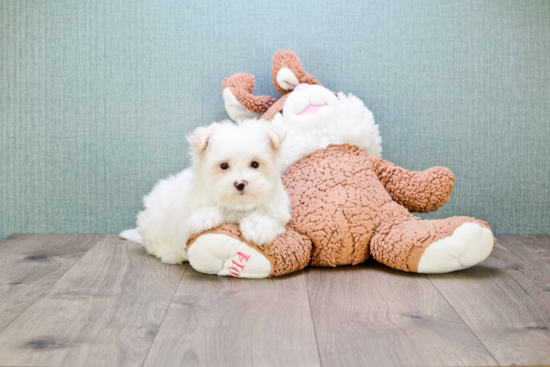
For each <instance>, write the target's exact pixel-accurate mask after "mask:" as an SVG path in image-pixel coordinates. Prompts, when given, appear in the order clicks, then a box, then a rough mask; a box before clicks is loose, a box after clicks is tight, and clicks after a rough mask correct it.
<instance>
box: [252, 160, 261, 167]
mask: <svg viewBox="0 0 550 367" xmlns="http://www.w3.org/2000/svg"><path fill="white" fill-rule="evenodd" d="M250 167H252V168H258V167H260V164H259V163H258V162H256V161H254V162H252V163H250Z"/></svg>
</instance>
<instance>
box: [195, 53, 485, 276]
mask: <svg viewBox="0 0 550 367" xmlns="http://www.w3.org/2000/svg"><path fill="white" fill-rule="evenodd" d="M272 77H273V83H274V85H275V88H276V89H277V91H279V92H280V93H282V94H283V96H282V97H281V98H280V99H279V100H277V101H275V100H274V99H273V98H271V97H266V96H254V95H253V94H252V93H253V89H254V77H253V76H251V75H248V74H237V75H234V76H232V77H230V78H227V79H226V80H224V82H223V89H222V94H223V98H224V103H225V107H226V110H227V112H228V114H229V116H230V117H231V118H232V119H233V120H234V121H239V120H242V119H248V118H255V117H261V118H262V119H265V120H268V121H272V123H273V124H279V125H281V126H284V127H285V128H286V129H287V138H286V140H285V142H284V143H283V146H282V148H281V156H282V158H281V165H282V166H283V168H282V170H283V174H284V176H283V183H284V185H285V188H286V190H287V192H288V194H289V196H290V199H291V202H292V219H291V221H290V223H289V224H288V226H287V229H286V232H285V233H284V234H282V235H281V236H279V237H277V238H276V239H275V240H274V241H273V242H272V243H270V244H253V243H249V242H247V241H246V240H245V239H244V238H243V237H242V236H241V234H240V232H239V227H238V226H237V225H223V226H220V227H218V228H215V229H212V230H210V231H207V232H204V233H201V234H199V235H195V236H192V237H191V238H190V239H189V241H188V243H187V248H186V249H187V252H188V256H189V261H190V263H191V265H192V266H193V267H194V268H195V269H196V270H198V271H200V272H204V273H209V274H218V275H232V276H239V277H247V278H262V277H267V276H277V275H283V274H288V273H290V272H293V271H296V270H299V269H302V268H304V267H305V266H307V265H308V264H310V265H315V266H339V265H349V264H352V265H356V264H360V263H362V262H364V261H365V260H367V259H368V258H369V257H370V256H373V257H374V258H375V259H376V260H377V261H379V262H381V263H383V264H386V265H388V266H390V267H392V268H395V269H400V270H403V271H409V272H418V273H445V272H451V271H456V270H460V269H465V268H467V267H470V266H473V265H475V264H477V263H479V262H481V261H483V260H484V259H485V258H486V257H487V256H489V254H490V252H491V251H492V249H493V247H494V237H493V234H492V232H491V230H490V228H489V226H488V225H487V223H485V222H482V221H479V220H476V219H473V218H468V217H452V218H447V219H440V220H420V218H418V217H415V216H413V215H412V214H411V213H410V212H421V213H427V212H431V211H435V210H437V209H438V208H439V207H440V206H441V205H443V204H445V203H446V202H447V200H448V199H449V197H450V195H451V191H452V189H453V185H454V176H453V174H452V173H451V171H449V170H448V169H447V168H444V167H434V168H430V169H428V170H425V171H423V172H410V171H407V170H406V169H403V168H400V167H397V166H395V165H393V164H392V163H390V162H387V161H384V160H383V159H381V158H380V153H381V146H380V144H381V138H380V136H379V133H378V126H377V125H375V124H374V118H373V116H372V113H371V112H370V111H369V110H368V109H367V108H366V107H365V106H364V104H363V103H362V102H361V101H360V100H359V99H358V98H356V97H355V96H353V95H347V96H346V95H344V94H343V93H338V94H337V95H335V94H334V93H333V92H331V91H329V90H327V89H326V88H324V87H323V86H322V85H321V83H319V82H318V81H317V80H316V79H315V78H314V77H313V76H311V75H309V74H308V73H307V72H305V70H304V69H303V68H302V64H301V62H300V60H299V59H298V57H297V56H296V55H295V54H294V53H292V52H291V51H280V52H277V53H276V54H275V57H274V58H273V68H272Z"/></svg>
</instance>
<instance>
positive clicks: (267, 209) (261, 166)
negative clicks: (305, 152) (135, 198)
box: [120, 120, 290, 264]
mask: <svg viewBox="0 0 550 367" xmlns="http://www.w3.org/2000/svg"><path fill="white" fill-rule="evenodd" d="M284 138H285V130H284V128H281V127H277V126H274V125H272V124H270V123H268V122H265V121H263V120H248V121H244V122H241V123H238V124H234V123H233V122H231V121H229V120H226V121H223V122H220V123H213V124H211V125H209V126H207V127H199V128H197V129H196V130H195V131H194V132H193V133H192V134H191V135H190V136H188V137H187V139H188V140H189V142H190V143H191V146H192V151H191V155H192V157H193V164H192V166H191V167H190V168H188V169H186V170H185V171H183V172H181V173H179V174H178V175H176V176H171V177H169V178H168V179H166V180H161V181H160V182H159V183H157V184H156V186H155V187H154V188H153V191H152V192H151V193H150V194H149V195H147V196H146V197H145V198H144V199H143V203H144V206H145V210H143V211H142V212H140V213H139V214H138V217H137V228H136V229H133V230H128V231H124V232H122V233H121V234H120V236H121V237H123V238H126V239H128V240H132V241H135V242H138V243H142V244H143V245H144V246H145V248H146V249H147V252H149V253H150V254H152V255H155V256H157V257H159V258H160V259H161V260H162V261H163V262H165V263H168V264H176V263H180V262H182V261H188V256H187V253H186V251H185V246H186V243H187V239H188V238H189V236H191V235H192V234H196V233H201V232H204V231H206V230H208V229H211V228H214V227H217V226H219V225H221V224H224V223H238V224H239V227H240V229H241V232H242V234H243V236H244V238H246V239H247V240H248V241H250V242H253V243H255V244H257V245H262V244H264V243H270V242H271V241H272V240H273V239H274V238H275V237H277V236H278V235H280V234H282V233H284V231H285V225H286V224H287V223H288V222H289V221H290V200H289V198H288V195H287V193H286V191H285V189H284V187H283V184H282V182H281V178H280V175H279V170H280V168H279V166H278V163H277V160H278V155H279V150H280V147H281V145H282V143H283V141H284Z"/></svg>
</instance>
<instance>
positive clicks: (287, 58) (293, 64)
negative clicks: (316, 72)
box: [271, 51, 322, 94]
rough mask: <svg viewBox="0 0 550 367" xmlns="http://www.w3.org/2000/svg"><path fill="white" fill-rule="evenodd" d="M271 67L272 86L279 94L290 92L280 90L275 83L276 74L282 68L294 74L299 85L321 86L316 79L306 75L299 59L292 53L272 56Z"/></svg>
mask: <svg viewBox="0 0 550 367" xmlns="http://www.w3.org/2000/svg"><path fill="white" fill-rule="evenodd" d="M271 65H272V66H271V77H272V78H273V85H274V86H275V89H276V90H277V92H279V93H281V94H287V93H290V92H292V90H291V89H283V88H281V86H280V85H279V83H277V74H278V73H279V70H281V69H282V68H288V69H290V70H291V71H292V72H293V73H294V75H295V76H296V78H298V81H299V82H300V83H307V84H318V85H322V84H321V83H320V82H319V81H318V80H317V79H315V77H314V76H313V75H310V74H308V73H307V72H306V71H305V70H304V67H303V66H302V62H301V61H300V58H299V57H298V56H296V54H295V53H294V52H292V51H278V52H277V53H276V54H275V56H273V62H272V64H271Z"/></svg>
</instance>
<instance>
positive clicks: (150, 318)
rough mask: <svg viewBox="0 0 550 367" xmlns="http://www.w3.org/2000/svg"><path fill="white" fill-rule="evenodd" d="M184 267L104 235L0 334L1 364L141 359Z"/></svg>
mask: <svg viewBox="0 0 550 367" xmlns="http://www.w3.org/2000/svg"><path fill="white" fill-rule="evenodd" d="M184 270H185V268H184V267H183V266H168V265H165V264H162V263H161V262H160V261H158V260H157V259H155V258H153V257H151V256H148V255H146V254H145V252H144V250H143V249H142V248H140V247H139V246H138V245H136V244H132V243H129V242H128V241H124V240H120V239H119V238H118V236H116V235H112V236H106V237H104V238H103V239H102V240H101V241H100V242H98V243H97V244H96V245H95V246H94V247H93V248H92V249H91V250H90V251H89V252H88V253H87V254H86V255H84V256H83V257H82V258H81V259H80V261H79V262H78V263H76V264H75V265H74V266H73V267H72V268H71V269H70V270H69V271H68V272H67V273H65V275H63V276H62V277H61V278H60V279H59V280H58V281H57V282H56V283H55V284H54V285H53V286H52V287H51V288H49V289H48V290H47V291H46V292H44V294H43V295H42V297H41V298H40V299H38V300H37V301H36V302H35V303H34V304H33V305H31V306H30V307H29V308H27V310H26V311H25V312H23V313H22V314H21V315H20V316H19V317H18V318H17V319H16V320H15V321H13V322H12V323H11V324H10V325H9V326H8V327H7V328H6V329H4V331H3V332H2V333H0V365H15V366H84V365H85V366H115V365H116V366H135V365H141V364H142V363H143V360H144V359H145V356H146V354H147V351H148V350H149V348H150V346H151V344H152V342H153V339H154V337H155V335H156V333H157V331H158V329H159V326H160V324H161V321H162V319H163V317H164V315H165V314H166V310H167V309H168V306H169V304H170V300H171V299H172V297H173V295H174V292H175V291H176V289H177V285H178V283H179V281H180V279H181V277H182V274H183V272H184Z"/></svg>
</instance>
